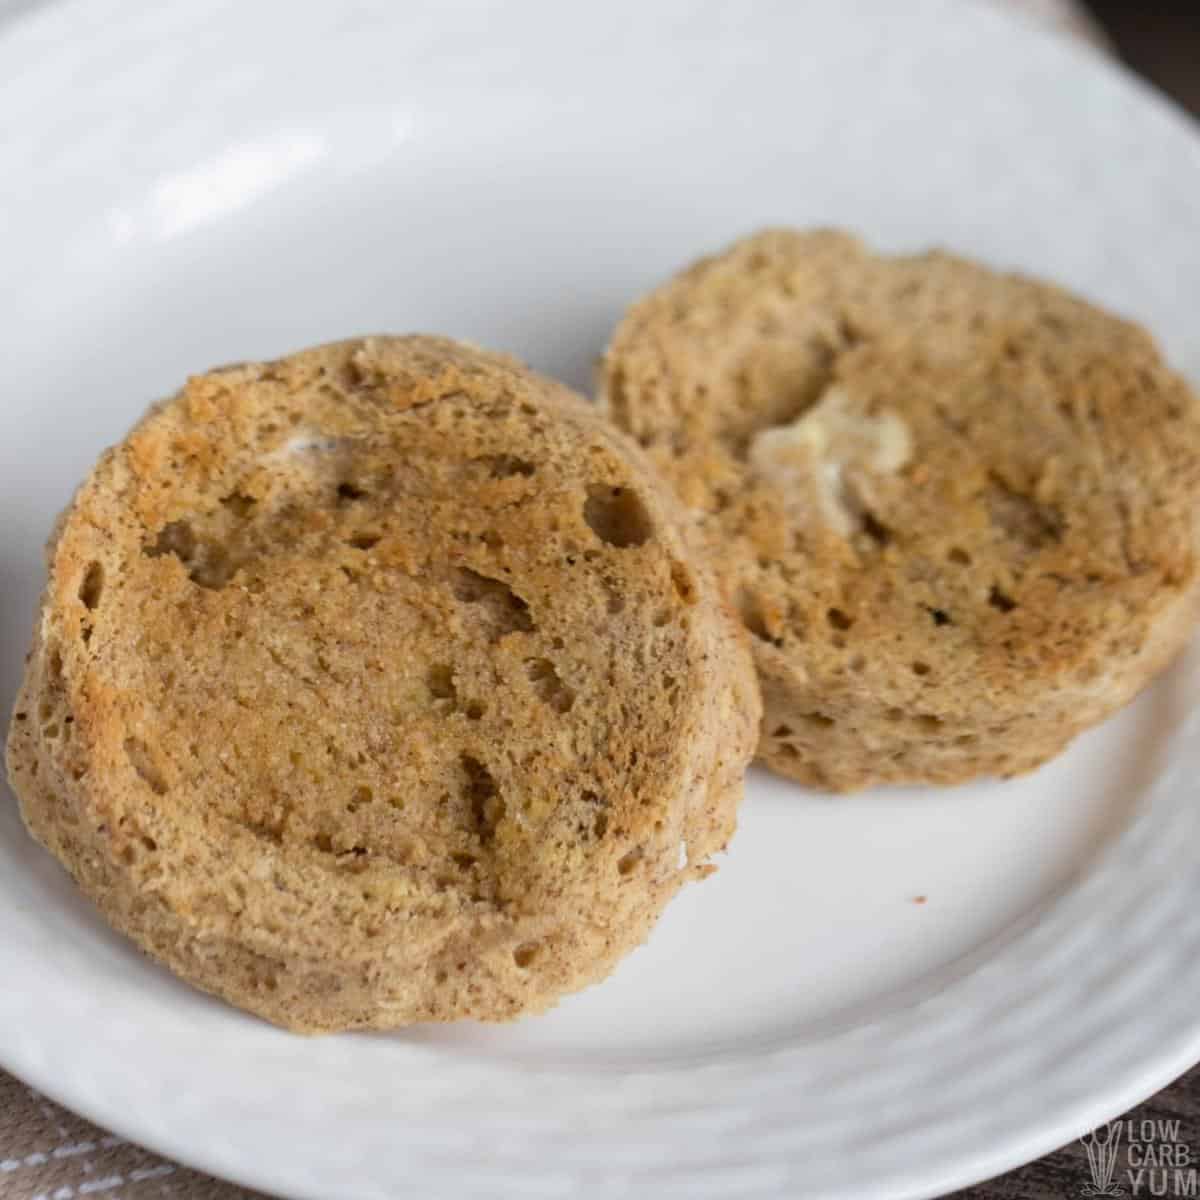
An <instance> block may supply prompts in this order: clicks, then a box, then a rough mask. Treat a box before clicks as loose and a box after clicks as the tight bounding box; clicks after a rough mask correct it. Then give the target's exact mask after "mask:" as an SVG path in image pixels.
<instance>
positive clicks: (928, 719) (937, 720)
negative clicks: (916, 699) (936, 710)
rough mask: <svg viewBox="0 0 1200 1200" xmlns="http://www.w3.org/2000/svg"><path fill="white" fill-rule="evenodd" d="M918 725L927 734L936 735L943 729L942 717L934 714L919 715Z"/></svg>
mask: <svg viewBox="0 0 1200 1200" xmlns="http://www.w3.org/2000/svg"><path fill="white" fill-rule="evenodd" d="M917 724H918V725H919V726H920V727H921V728H922V729H924V730H925V732H926V733H936V732H937V730H939V729H941V727H942V725H943V721H942V718H941V717H937V716H934V714H933V713H919V714H918V715H917Z"/></svg>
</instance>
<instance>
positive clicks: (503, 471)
mask: <svg viewBox="0 0 1200 1200" xmlns="http://www.w3.org/2000/svg"><path fill="white" fill-rule="evenodd" d="M475 461H476V462H481V463H483V464H484V465H485V466H486V467H487V468H488V472H489V474H490V475H491V476H492V477H493V478H494V479H511V478H512V477H513V476H514V475H520V476H522V477H523V478H525V479H528V478H529V477H530V476H531V475H532V474H533V473H534V471H535V470H536V469H537V468H536V467H535V466H534V465H533V463H531V462H529V461H528V460H527V459H524V458H518V457H517V456H516V455H514V454H489V455H485V456H484V457H483V458H479V459H476V460H475Z"/></svg>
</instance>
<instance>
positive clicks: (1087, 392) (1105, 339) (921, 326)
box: [602, 231, 1200, 790]
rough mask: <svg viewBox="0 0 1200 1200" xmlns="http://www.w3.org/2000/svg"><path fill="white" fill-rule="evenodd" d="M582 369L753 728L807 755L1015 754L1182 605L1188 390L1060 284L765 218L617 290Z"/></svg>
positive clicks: (1191, 453) (1107, 701)
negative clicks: (652, 488)
mask: <svg viewBox="0 0 1200 1200" xmlns="http://www.w3.org/2000/svg"><path fill="white" fill-rule="evenodd" d="M602 382H603V392H604V396H605V400H606V402H607V405H608V408H609V411H610V414H611V416H612V417H613V418H614V420H615V421H616V423H617V424H618V425H619V426H621V427H622V428H623V429H625V430H627V431H629V432H631V433H632V434H633V435H634V436H635V437H636V438H637V439H638V440H639V441H640V442H641V444H642V445H643V447H645V448H646V450H647V451H648V453H649V454H650V456H651V458H652V459H653V461H654V462H655V464H656V465H657V466H658V467H659V468H660V470H661V471H662V472H663V473H664V474H665V475H666V476H667V477H668V478H669V479H670V480H671V482H672V483H673V484H674V486H675V488H676V490H677V492H678V493H679V494H680V496H681V497H682V498H683V499H684V501H685V502H686V503H687V504H688V505H689V506H690V507H691V508H692V509H693V510H694V512H695V513H696V515H697V518H698V524H699V528H700V530H701V534H702V536H703V537H704V538H705V539H707V541H708V542H709V544H710V545H711V547H712V551H711V552H712V556H713V559H714V561H716V562H717V564H718V566H719V568H720V570H721V572H722V575H723V578H724V582H725V585H726V587H727V589H728V591H729V594H730V596H731V597H732V598H733V599H735V600H736V602H737V603H738V604H739V606H740V608H741V611H742V615H743V619H744V621H745V623H746V625H747V626H748V627H749V629H750V630H751V631H752V632H753V633H754V634H755V639H754V640H755V657H756V662H757V666H758V670H759V676H760V680H761V683H762V688H763V699H764V706H765V713H764V724H763V730H762V740H761V744H760V751H759V752H760V754H761V755H762V757H763V758H764V759H765V760H766V762H767V763H768V765H770V766H772V767H774V768H775V769H776V770H779V771H781V772H782V773H784V774H787V775H790V776H793V777H795V778H797V779H799V780H801V781H803V782H805V783H809V784H812V785H814V786H819V787H827V788H831V789H835V790H848V789H852V788H858V787H862V786H866V785H868V784H872V783H877V782H885V781H890V782H913V781H935V782H940V783H953V782H956V781H960V780H964V779H969V778H971V777H973V776H977V775H981V774H997V775H1010V774H1015V773H1017V772H1021V771H1026V770H1029V769H1031V768H1032V767H1035V766H1037V765H1038V764H1039V763H1041V762H1043V761H1045V760H1046V759H1047V758H1049V757H1051V756H1053V755H1054V754H1056V753H1058V752H1059V751H1060V750H1062V749H1063V748H1064V747H1065V746H1066V744H1067V743H1068V742H1069V741H1070V740H1071V738H1073V737H1074V736H1075V735H1076V734H1077V733H1079V732H1080V731H1081V730H1083V729H1085V728H1087V727H1088V726H1090V725H1092V724H1094V723H1095V722H1097V721H1099V720H1101V719H1102V718H1104V717H1105V716H1107V715H1108V714H1109V713H1110V712H1112V711H1113V710H1114V709H1115V708H1117V707H1119V706H1120V705H1122V704H1124V703H1125V702H1126V701H1127V700H1129V699H1130V698H1131V697H1132V696H1133V695H1134V694H1135V693H1136V692H1137V690H1138V689H1139V688H1140V687H1142V686H1143V684H1144V683H1146V682H1147V680H1148V679H1149V678H1150V677H1151V676H1152V675H1153V674H1154V673H1155V672H1156V671H1158V670H1159V669H1161V667H1162V666H1163V665H1164V664H1165V663H1166V662H1167V661H1168V660H1169V659H1170V658H1171V656H1172V655H1173V654H1174V652H1175V651H1176V650H1177V649H1178V648H1179V647H1180V645H1181V644H1182V643H1183V642H1184V640H1186V638H1187V636H1188V634H1189V632H1190V630H1191V629H1192V627H1193V625H1194V622H1195V619H1196V614H1197V608H1198V604H1200V580H1198V575H1197V555H1198V550H1200V535H1198V531H1197V522H1198V517H1197V513H1198V504H1200V408H1198V404H1197V400H1196V397H1195V396H1194V395H1193V393H1192V392H1191V391H1189V389H1188V388H1187V387H1186V385H1185V384H1184V383H1183V382H1182V380H1180V379H1179V378H1178V377H1177V376H1176V375H1174V374H1172V373H1171V372H1170V371H1169V370H1168V369H1167V367H1166V366H1165V365H1164V364H1163V362H1162V360H1161V358H1160V355H1159V353H1158V351H1157V349H1156V347H1155V345H1154V343H1153V341H1152V340H1151V338H1150V337H1148V336H1147V335H1146V334H1145V333H1144V332H1143V331H1142V330H1140V329H1138V328H1137V327H1136V326H1133V325H1130V324H1128V323H1126V322H1123V321H1120V320H1118V319H1116V318H1114V317H1112V316H1109V315H1108V314H1105V313H1102V312H1100V311H1098V310H1096V309H1095V308H1092V307H1091V306H1089V305H1087V304H1085V303H1083V302H1082V301H1080V300H1077V299H1075V298H1073V297H1071V296H1069V295H1067V294H1066V293H1064V292H1062V291H1060V290H1059V289H1057V288H1054V287H1052V286H1049V285H1047V284H1044V283H1039V282H1036V281H1033V280H1030V279H1026V278H1021V277H1018V276H1012V275H999V274H996V273H994V272H991V271H989V270H987V269H985V268H983V267H981V266H977V265H975V264H972V263H969V262H965V261H963V260H961V259H957V258H953V257H951V256H949V255H945V254H941V253H933V254H926V255H921V256H918V257H914V258H891V259H888V258H880V257H876V256H874V255H871V254H870V253H869V252H867V251H866V250H865V249H864V248H863V247H862V246H861V245H860V243H858V242H857V241H856V240H855V239H854V238H852V237H849V236H847V235H844V234H840V233H833V232H817V233H810V234H800V233H792V232H787V231H768V232H766V233H763V234H759V235H757V236H755V237H751V238H748V239H746V240H745V241H742V242H740V243H738V244H737V245H735V246H733V247H732V248H731V249H730V250H729V251H727V252H726V253H725V254H722V255H720V256H719V257H716V258H712V259H707V260H704V261H702V262H700V263H698V264H696V265H695V266H693V267H691V268H690V269H688V270H686V271H684V272H683V273H682V274H680V275H679V276H677V277H676V278H675V279H673V280H671V281H670V282H668V283H667V284H665V285H664V286H662V287H661V288H659V289H658V290H657V291H655V292H654V293H652V294H651V295H649V296H647V297H646V298H644V299H643V300H641V301H639V302H638V303H637V304H635V305H634V306H633V307H632V308H631V309H630V310H629V312H628V313H627V315H626V316H625V318H624V320H623V321H622V323H621V325H620V327H619V328H618V329H617V331H616V333H615V335H614V337H613V340H612V344H611V346H610V348H609V350H608V353H607V355H606V357H605V360H604V367H603V381H602Z"/></svg>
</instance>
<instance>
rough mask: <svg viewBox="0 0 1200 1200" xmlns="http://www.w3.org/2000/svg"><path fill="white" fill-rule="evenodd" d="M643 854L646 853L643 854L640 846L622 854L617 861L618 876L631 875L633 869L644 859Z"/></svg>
mask: <svg viewBox="0 0 1200 1200" xmlns="http://www.w3.org/2000/svg"><path fill="white" fill-rule="evenodd" d="M645 854H646V852H645V850H643V849H642V847H641V846H634V848H633V849H632V850H630V851H628V852H627V853H625V854H622V855H621V857H620V858H619V859H617V874H618V875H629V874H631V873H632V871H633V869H634V868H635V867H636V866H637V865H638V863H640V862H641V861H642V859H643V858H644V857H645Z"/></svg>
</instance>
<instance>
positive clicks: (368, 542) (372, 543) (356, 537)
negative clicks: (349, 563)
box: [346, 533, 380, 550]
mask: <svg viewBox="0 0 1200 1200" xmlns="http://www.w3.org/2000/svg"><path fill="white" fill-rule="evenodd" d="M379 540H380V538H379V534H377V533H356V534H353V535H352V536H351V537H350V538H348V539H347V541H346V544H347V545H348V546H353V547H354V549H355V550H373V549H374V548H375V547H376V546H378V545H379Z"/></svg>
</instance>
